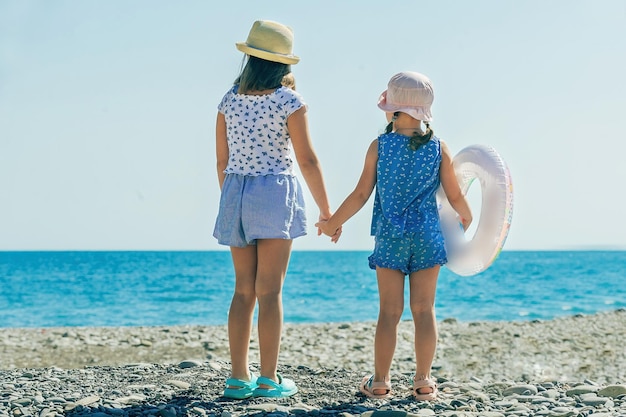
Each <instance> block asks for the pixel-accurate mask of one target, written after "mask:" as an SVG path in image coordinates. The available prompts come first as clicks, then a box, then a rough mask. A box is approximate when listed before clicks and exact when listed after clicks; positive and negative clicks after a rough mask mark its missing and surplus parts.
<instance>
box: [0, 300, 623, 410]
mask: <svg viewBox="0 0 626 417" xmlns="http://www.w3.org/2000/svg"><path fill="white" fill-rule="evenodd" d="M438 324H439V345H438V348H437V353H436V357H435V361H434V364H433V372H432V373H433V376H434V377H436V378H437V380H438V383H439V389H440V395H439V397H438V400H437V401H435V402H429V403H426V402H417V401H415V400H413V399H412V398H411V396H410V379H411V376H412V372H413V363H414V359H413V330H412V322H410V321H403V322H401V324H400V330H399V337H398V345H397V348H396V354H395V357H394V362H393V364H392V384H393V390H394V397H393V399H391V400H388V401H386V400H371V399H366V398H364V397H363V396H362V395H360V394H359V392H358V388H357V385H358V383H359V382H360V380H361V378H362V377H363V376H364V375H365V374H367V373H371V372H372V370H373V338H374V330H375V323H373V322H353V323H326V324H317V325H310V324H307V325H302V324H301V325H295V324H286V325H285V327H284V332H283V342H282V348H281V357H280V361H279V363H280V366H279V372H281V373H282V374H283V375H285V376H287V377H289V378H292V379H294V381H295V382H296V384H297V385H298V387H299V389H300V392H299V393H298V394H296V395H295V396H294V397H291V398H287V399H262V398H253V399H249V400H244V401H235V400H233V401H231V400H227V399H224V398H222V397H221V393H222V390H223V388H224V381H225V379H226V378H227V377H228V376H229V374H230V364H229V361H228V342H227V332H226V326H195V325H194V326H160V327H107V328H90V327H85V328H82V327H80V328H79V327H66V328H44V329H41V328H39V329H15V328H0V343H1V344H0V417H27V416H39V417H60V416H63V415H67V414H71V415H72V416H76V417H78V416H90V417H106V416H109V415H110V416H118V417H119V416H137V415H142V416H144V415H145V416H155V417H177V416H181V415H188V416H196V417H209V416H216V417H217V416H220V417H236V416H243V415H255V416H256V415H272V416H286V415H300V416H315V417H319V416H320V415H330V416H341V417H350V416H357V415H362V416H364V417H365V416H369V417H371V415H372V413H378V414H375V415H380V416H381V417H382V416H384V415H387V416H389V415H393V416H394V417H401V416H430V415H446V416H488V417H508V416H511V417H515V416H531V415H537V416H548V417H559V416H562V417H570V416H571V417H573V416H587V415H589V414H591V413H593V415H594V416H595V417H607V416H626V347H625V346H624V341H626V310H625V309H620V310H615V311H611V312H605V313H598V314H594V315H587V316H582V315H577V316H568V317H562V318H557V319H554V320H548V321H533V322H469V323H465V322H458V321H456V320H455V319H445V320H442V321H440V322H439V323H438ZM250 359H251V370H252V371H253V372H257V373H258V344H257V338H256V334H255V333H253V335H252V342H251V352H250ZM391 411H393V413H391V414H389V412H391ZM385 413H387V414H385ZM394 413H395V414H394Z"/></svg>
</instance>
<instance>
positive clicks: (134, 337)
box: [0, 309, 626, 382]
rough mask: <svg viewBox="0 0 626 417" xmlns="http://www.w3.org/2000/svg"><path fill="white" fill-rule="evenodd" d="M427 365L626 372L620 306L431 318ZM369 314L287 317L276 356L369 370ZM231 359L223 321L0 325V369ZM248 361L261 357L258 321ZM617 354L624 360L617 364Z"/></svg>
mask: <svg viewBox="0 0 626 417" xmlns="http://www.w3.org/2000/svg"><path fill="white" fill-rule="evenodd" d="M438 329H439V340H438V347H437V351H436V356H435V360H434V363H433V369H434V373H435V374H438V375H439V376H442V377H446V378H455V379H457V380H469V379H470V378H472V377H477V378H481V379H491V380H496V379H498V378H508V379H513V380H522V379H529V378H530V377H532V378H541V379H550V380H567V379H568V378H574V379H576V378H587V377H590V378H594V379H596V380H598V381H601V382H614V381H617V380H622V381H625V380H626V347H624V346H623V344H624V343H625V342H624V341H626V309H618V310H614V311H609V312H602V313H596V314H592V315H580V314H577V315H574V316H564V317H558V318H555V319H552V320H534V321H509V322H505V321H498V322H487V321H482V322H459V321H457V320H456V319H453V318H449V319H444V320H441V321H439V322H438ZM374 332H375V322H346V323H319V324H292V323H286V324H285V325H284V330H283V338H282V345H281V356H280V360H279V363H285V364H294V365H302V366H307V367H311V368H316V367H325V368H341V369H347V370H354V371H364V372H365V371H367V370H368V369H371V368H372V367H373V359H372V358H373V341H374ZM189 359H194V360H200V361H203V360H221V361H224V362H228V361H229V353H228V335H227V328H226V325H221V326H201V325H182V326H138V327H51V328H0V369H15V368H46V367H58V368H64V369H77V368H81V367H84V366H121V365H125V364H128V363H144V362H145V363H159V364H175V363H179V362H181V361H184V360H189ZM250 361H251V362H256V361H258V341H257V334H256V328H254V329H253V333H252V337H251V345H250ZM413 362H414V359H413V326H412V322H411V321H401V322H400V326H399V332H398V343H397V348H396V353H395V356H394V363H393V365H392V369H393V370H396V371H398V372H411V371H412V366H413ZM619 363H623V364H624V365H620V366H615V365H616V364H619Z"/></svg>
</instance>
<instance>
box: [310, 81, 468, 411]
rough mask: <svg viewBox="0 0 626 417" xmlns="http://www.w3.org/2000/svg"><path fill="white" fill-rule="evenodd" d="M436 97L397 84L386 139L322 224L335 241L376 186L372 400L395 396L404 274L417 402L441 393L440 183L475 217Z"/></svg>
mask: <svg viewBox="0 0 626 417" xmlns="http://www.w3.org/2000/svg"><path fill="white" fill-rule="evenodd" d="M433 97H434V96H433V88H432V84H431V82H430V80H429V79H428V78H427V77H426V76H424V75H422V74H419V73H416V72H401V73H399V74H396V75H394V76H393V77H392V78H391V80H390V81H389V84H388V88H387V90H386V91H385V92H383V94H382V95H381V97H380V99H379V102H378V107H379V108H380V109H382V110H384V111H385V112H386V113H387V120H388V121H389V124H388V126H387V129H386V131H385V133H384V134H382V135H380V136H379V137H378V138H377V139H376V140H374V141H373V142H372V143H371V144H370V146H369V149H368V150H367V155H366V157H365V166H364V168H363V172H362V174H361V178H360V179H359V182H358V184H357V185H356V188H355V189H354V191H353V192H352V193H351V194H350V195H349V196H348V197H347V198H346V199H345V201H344V202H343V203H342V205H341V206H340V207H339V208H338V209H337V212H336V213H335V214H334V215H333V216H332V217H331V218H330V219H328V220H327V221H321V222H319V223H318V224H317V226H318V227H319V228H320V229H321V230H322V231H323V232H324V233H325V234H326V235H329V236H334V238H333V240H335V241H336V240H337V238H338V236H336V232H338V231H339V228H340V227H341V225H343V224H344V223H345V222H346V221H347V220H348V219H349V218H350V217H352V216H353V215H354V214H355V213H356V212H358V211H359V210H360V209H361V208H362V207H363V205H364V204H365V203H366V202H367V200H368V199H369V197H370V195H371V193H372V191H373V190H374V187H376V196H375V200H374V213H373V218H372V226H371V233H372V235H374V236H375V246H374V252H373V253H372V255H371V256H370V257H369V265H370V267H371V268H372V269H375V270H376V277H377V280H378V292H379V297H380V310H379V315H378V323H377V325H376V336H375V342H374V374H373V375H368V376H366V377H365V378H363V381H362V382H361V384H360V387H359V389H360V391H361V392H362V393H363V394H365V395H366V396H368V397H373V398H388V397H390V396H391V382H390V368H391V362H392V359H393V354H394V351H395V347H396V338H397V334H398V323H399V322H400V318H401V316H402V312H403V310H404V277H405V276H406V275H408V276H409V286H410V287H409V288H410V302H409V303H410V306H411V313H412V315H413V322H414V326H415V361H416V364H415V366H416V372H415V376H414V378H413V395H414V397H415V398H416V399H418V400H434V399H435V398H436V395H437V385H436V383H435V381H434V380H433V379H432V378H431V375H430V368H431V365H432V362H433V358H434V355H435V349H436V343H437V322H436V319H435V310H434V302H435V290H436V285H437V277H438V275H439V268H440V267H441V265H444V264H445V263H446V262H447V258H446V251H445V248H444V241H443V236H442V233H441V227H440V223H439V213H438V210H437V202H436V199H435V194H436V192H437V189H438V188H439V185H440V184H441V185H442V186H443V189H444V191H445V193H446V196H447V198H448V201H450V204H451V205H452V207H453V208H454V209H455V210H456V212H457V213H458V214H459V215H460V217H461V222H462V223H463V228H464V229H467V228H468V227H469V225H470V223H471V222H472V214H471V212H470V209H469V206H468V204H467V201H466V200H465V197H464V196H463V194H462V192H461V189H460V187H459V184H458V182H457V180H456V175H455V173H454V169H453V167H452V156H451V154H450V151H449V150H448V147H447V146H446V145H445V143H443V142H442V141H440V140H439V139H438V138H437V137H436V136H434V135H433V131H432V130H431V129H430V125H429V122H430V121H431V119H432V117H431V111H430V107H431V104H432V102H433ZM422 122H423V125H422Z"/></svg>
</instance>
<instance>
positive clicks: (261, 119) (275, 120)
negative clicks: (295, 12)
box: [213, 21, 331, 399]
mask: <svg viewBox="0 0 626 417" xmlns="http://www.w3.org/2000/svg"><path fill="white" fill-rule="evenodd" d="M292 43H293V34H292V31H291V29H290V28H288V27H287V26H284V25H282V24H280V23H277V22H272V21H257V22H255V23H254V25H253V26H252V29H251V30H250V34H249V35H248V39H247V41H246V42H241V43H237V48H238V49H239V50H240V51H242V52H244V53H245V54H246V56H247V62H246V64H245V67H244V68H243V70H242V71H241V74H240V75H239V77H238V78H237V79H236V80H235V85H234V86H233V87H232V88H231V89H230V90H229V91H228V92H227V93H226V95H225V96H224V97H223V99H222V101H221V103H220V104H219V107H218V110H219V112H218V115H217V124H216V153H217V177H218V180H219V184H220V188H221V196H220V207H219V213H218V216H217V220H216V224H215V230H214V232H213V235H214V236H215V237H216V238H217V239H218V242H219V243H220V244H222V245H228V246H230V251H231V255H232V259H233V265H234V269H235V292H234V295H233V299H232V302H231V305H230V311H229V314H228V337H229V346H230V356H231V363H232V371H231V378H229V379H228V380H227V381H226V389H225V390H224V396H225V397H229V398H238V399H242V398H248V397H251V396H258V397H288V396H290V395H293V394H295V393H296V392H297V391H298V389H297V387H296V385H295V383H294V382H293V381H292V380H290V379H287V378H283V377H282V376H281V375H280V374H278V373H277V364H278V354H279V349H280V338H281V332H282V323H283V310H282V288H283V282H284V279H285V274H286V272H287V264H288V262H289V256H290V254H291V242H292V239H294V238H296V237H299V236H303V235H305V234H306V218H305V208H304V197H303V194H302V189H301V187H300V183H299V182H298V179H297V178H296V177H295V173H294V160H293V157H292V150H293V151H294V153H295V157H296V160H297V162H298V166H299V168H300V172H301V173H302V175H303V177H304V179H305V181H306V184H307V185H308V188H309V190H310V192H311V194H312V195H313V199H314V200H315V203H316V204H317V206H318V207H319V210H320V216H319V218H320V219H327V218H329V217H330V215H331V212H330V209H329V205H328V198H327V196H326V189H325V186H324V181H323V178H322V171H321V168H320V165H319V163H318V160H317V156H316V154H315V152H314V150H313V146H312V144H311V139H310V137H309V131H308V124H307V117H306V105H305V103H304V101H303V99H302V97H301V96H300V95H299V94H298V93H296V92H295V91H294V90H292V89H290V88H287V87H285V86H283V85H281V84H282V83H283V82H285V83H286V84H288V83H289V81H290V80H289V77H287V79H285V76H287V75H288V74H289V73H290V72H291V64H295V63H297V62H298V60H299V58H298V57H297V56H295V55H293V54H292ZM291 81H293V80H291ZM257 301H258V303H259V314H258V333H259V349H260V356H261V357H260V363H261V369H260V373H261V375H260V376H259V377H258V378H257V377H256V376H254V375H252V374H251V373H250V372H249V369H248V351H249V345H250V332H251V330H252V320H253V313H254V308H255V304H256V302H257Z"/></svg>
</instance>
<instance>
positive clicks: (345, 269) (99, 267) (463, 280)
mask: <svg viewBox="0 0 626 417" xmlns="http://www.w3.org/2000/svg"><path fill="white" fill-rule="evenodd" d="M368 255H369V252H368V251H319V252H317V251H294V252H293V253H292V256H291V260H290V264H289V269H288V272H287V278H286V281H285V285H284V290H283V305H284V320H285V322H287V323H329V322H330V323H332V322H353V321H375V320H376V318H377V314H378V292H377V286H376V275H375V272H374V271H373V270H371V269H369V267H368V262H367V257H368ZM625 283H626V251H503V252H502V253H501V254H500V256H499V257H498V258H497V259H496V261H495V262H494V263H493V264H492V265H491V266H490V267H489V268H488V269H487V270H486V271H484V272H481V273H479V274H477V275H474V276H469V277H466V276H458V275H456V274H454V273H453V272H451V271H450V270H448V269H447V268H445V267H444V268H442V269H441V273H440V275H439V281H438V287H437V296H436V302H435V306H436V312H437V319H438V320H443V319H446V318H455V319H457V320H458V321H462V322H473V321H530V320H549V319H553V318H556V317H561V316H569V315H576V314H585V315H586V314H594V313H598V312H603V311H610V310H617V309H623V308H626V285H625ZM233 286H234V273H233V267H232V262H231V258H230V253H229V252H227V251H190V252H184V251H176V252H171V251H154V252H141V251H123V252H74V251H72V252H56V251H55V252H0V327H5V328H33V327H35V328H39V327H64V326H81V327H82V326H107V327H108V326H170V325H223V324H225V323H226V322H227V317H228V308H229V305H230V300H231V297H232V292H233ZM405 289H406V291H405V293H406V294H405V305H406V308H405V311H404V316H403V319H407V320H408V319H410V317H411V316H410V310H409V307H408V303H407V302H408V285H406V286H405Z"/></svg>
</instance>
